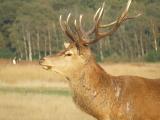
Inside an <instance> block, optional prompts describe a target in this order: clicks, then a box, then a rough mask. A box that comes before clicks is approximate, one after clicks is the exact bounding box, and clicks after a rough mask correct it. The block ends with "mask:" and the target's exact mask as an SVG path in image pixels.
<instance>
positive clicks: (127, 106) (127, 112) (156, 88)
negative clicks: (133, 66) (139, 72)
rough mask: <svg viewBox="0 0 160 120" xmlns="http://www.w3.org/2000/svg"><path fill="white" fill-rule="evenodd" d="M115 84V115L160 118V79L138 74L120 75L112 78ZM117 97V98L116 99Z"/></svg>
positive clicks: (153, 119) (126, 117)
mask: <svg viewBox="0 0 160 120" xmlns="http://www.w3.org/2000/svg"><path fill="white" fill-rule="evenodd" d="M112 79H113V81H114V83H113V84H114V85H113V86H115V89H116V90H115V93H114V94H115V95H114V96H115V97H113V98H115V101H116V102H115V106H113V110H112V111H117V113H114V112H112V114H113V116H114V117H115V116H116V117H118V116H121V117H122V118H123V117H124V119H129V118H130V117H132V118H133V119H135V120H142V119H144V120H145V119H149V120H150V119H152V120H159V119H160V115H159V111H160V80H159V79H146V78H142V77H137V76H118V77H113V78H112ZM116 98H117V99H116Z"/></svg>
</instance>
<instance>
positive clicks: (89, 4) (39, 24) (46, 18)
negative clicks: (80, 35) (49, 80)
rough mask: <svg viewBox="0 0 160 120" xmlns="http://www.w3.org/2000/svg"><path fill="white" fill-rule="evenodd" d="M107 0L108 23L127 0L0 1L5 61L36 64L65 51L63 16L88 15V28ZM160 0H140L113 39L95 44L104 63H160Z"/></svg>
mask: <svg viewBox="0 0 160 120" xmlns="http://www.w3.org/2000/svg"><path fill="white" fill-rule="evenodd" d="M103 1H105V2H106V6H105V13H104V16H103V23H109V22H111V21H113V20H115V19H116V17H117V16H118V15H120V13H121V12H122V11H123V10H124V7H125V5H126V3H127V0H0V57H1V58H11V57H15V56H17V57H19V58H21V59H24V60H27V61H28V60H29V61H32V60H33V59H39V58H41V57H42V56H46V55H51V54H53V53H55V52H57V51H59V50H60V49H62V47H63V42H64V41H67V39H68V38H67V37H66V36H65V35H64V34H63V33H62V31H61V29H60V26H59V16H60V14H62V15H63V17H64V18H65V17H66V16H67V15H68V13H69V12H71V13H72V15H73V16H74V17H75V18H78V16H79V15H80V14H84V20H83V22H84V23H83V26H85V29H86V30H88V29H90V27H91V26H92V24H93V22H92V18H93V15H94V13H95V11H96V10H97V8H99V6H100V5H101V4H102V2H103ZM159 6H160V0H134V1H133V3H132V5H131V8H130V10H129V15H130V16H132V15H135V14H137V13H139V12H140V13H142V14H143V15H142V16H141V17H139V18H137V19H136V20H129V21H127V22H126V23H125V24H123V25H121V27H120V28H119V30H118V31H117V32H116V33H115V34H114V35H113V36H110V37H107V38H105V40H102V41H101V42H99V43H97V44H95V45H94V46H92V49H93V51H94V52H95V54H96V57H97V58H98V59H99V60H104V59H111V60H115V61H119V60H123V61H124V60H133V61H134V60H139V59H140V60H141V59H144V58H145V59H146V60H148V61H158V60H159V61H160V7H159ZM72 18H73V17H72Z"/></svg>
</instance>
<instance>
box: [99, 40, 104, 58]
mask: <svg viewBox="0 0 160 120" xmlns="http://www.w3.org/2000/svg"><path fill="white" fill-rule="evenodd" d="M99 48H100V59H101V61H103V60H104V54H103V41H101V42H99Z"/></svg>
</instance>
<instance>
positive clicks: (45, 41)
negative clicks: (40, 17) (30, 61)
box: [44, 37, 47, 56]
mask: <svg viewBox="0 0 160 120" xmlns="http://www.w3.org/2000/svg"><path fill="white" fill-rule="evenodd" d="M44 56H47V38H46V37H45V39H44Z"/></svg>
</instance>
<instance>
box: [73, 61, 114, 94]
mask: <svg viewBox="0 0 160 120" xmlns="http://www.w3.org/2000/svg"><path fill="white" fill-rule="evenodd" d="M110 84H111V79H110V75H109V74H107V73H106V72H105V71H104V70H103V68H101V67H100V65H98V64H97V63H96V62H95V61H90V62H89V63H88V64H86V65H85V66H84V67H83V68H82V69H81V71H77V72H76V73H75V74H74V76H73V77H72V79H71V80H70V85H71V88H73V89H74V90H78V89H79V91H80V92H81V90H88V91H89V90H91V91H95V90H99V89H100V88H103V86H105V88H106V87H107V86H108V87H109V86H110Z"/></svg>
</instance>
